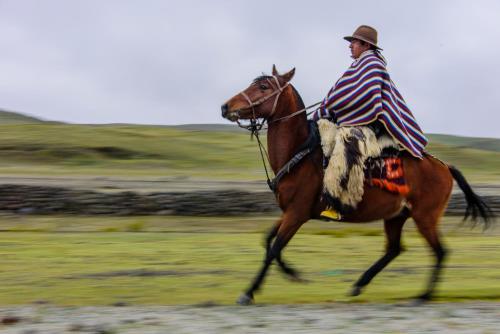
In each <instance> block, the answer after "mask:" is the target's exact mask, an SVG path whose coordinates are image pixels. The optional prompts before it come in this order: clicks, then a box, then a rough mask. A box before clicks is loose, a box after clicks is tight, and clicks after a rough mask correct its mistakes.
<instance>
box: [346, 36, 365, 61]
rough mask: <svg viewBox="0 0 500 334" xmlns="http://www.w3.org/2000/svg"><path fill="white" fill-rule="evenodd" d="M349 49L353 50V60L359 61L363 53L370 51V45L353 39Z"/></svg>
mask: <svg viewBox="0 0 500 334" xmlns="http://www.w3.org/2000/svg"><path fill="white" fill-rule="evenodd" d="M349 49H351V56H352V58H354V59H358V58H359V56H361V54H362V53H363V52H365V51H366V50H368V49H370V45H369V44H368V43H362V42H361V41H360V40H359V39H353V40H352V41H351V44H350V45H349Z"/></svg>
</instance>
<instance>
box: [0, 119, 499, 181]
mask: <svg viewBox="0 0 500 334" xmlns="http://www.w3.org/2000/svg"><path fill="white" fill-rule="evenodd" d="M0 116H4V118H6V119H7V120H8V121H9V122H11V123H10V125H9V126H6V125H4V126H2V129H1V131H0V175H2V174H7V175H9V174H31V175H58V176H59V175H70V174H74V175H100V176H102V175H110V176H113V177H116V176H126V177H129V176H130V177H132V176H134V175H135V176H138V177H153V176H162V177H168V178H174V177H175V178H182V177H184V178H193V179H196V178H200V179H224V180H238V181H241V180H251V181H254V180H263V179H264V178H265V173H264V170H263V167H262V161H261V157H260V155H259V149H258V146H257V142H256V141H255V140H253V141H252V140H250V136H249V133H248V132H247V131H246V130H243V129H240V128H238V127H237V126H234V125H230V124H187V125H179V126H161V125H156V126H155V125H133V124H121V125H118V124H115V125H104V124H100V125H81V124H64V123H63V124H61V123H60V124H56V123H54V122H43V121H40V120H38V119H36V118H30V117H24V116H22V115H19V114H15V113H5V112H4V113H0ZM5 116H10V117H5ZM19 117H20V118H19ZM16 119H17V120H18V122H19V123H23V122H24V124H15V123H14V122H12V121H13V120H16ZM1 120H2V118H1V117H0V125H1V124H2V121H1ZM4 123H6V122H4ZM26 123H31V124H26ZM262 139H263V141H264V142H265V141H266V138H265V135H263V136H262ZM429 141H430V142H429V146H428V150H429V152H430V153H432V154H434V155H435V156H436V157H438V158H440V159H442V160H443V161H445V162H447V163H450V164H452V165H455V166H457V168H460V169H461V170H462V172H464V174H465V175H466V176H467V177H472V180H473V181H474V182H486V183H490V182H494V183H500V139H493V138H489V139H488V138H486V139H485V138H473V137H458V136H447V135H429Z"/></svg>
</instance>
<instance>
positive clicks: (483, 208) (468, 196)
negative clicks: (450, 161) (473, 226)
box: [448, 166, 495, 228]
mask: <svg viewBox="0 0 500 334" xmlns="http://www.w3.org/2000/svg"><path fill="white" fill-rule="evenodd" d="M448 168H449V169H450V173H451V175H452V176H453V178H454V179H455V181H457V184H458V186H459V187H460V189H461V190H462V191H463V193H464V194H465V200H466V201H467V208H466V210H465V215H464V220H467V218H469V217H471V218H472V220H473V221H477V220H478V217H480V218H482V220H483V222H484V225H485V228H487V227H488V226H489V225H490V223H491V221H492V220H493V219H494V218H495V213H494V212H493V211H492V210H491V208H490V207H489V206H488V204H486V202H485V201H484V199H482V198H481V197H480V196H479V195H478V194H476V193H475V192H474V191H473V190H472V188H471V186H470V184H469V183H468V182H467V180H466V179H465V177H464V176H463V175H462V173H461V172H460V171H459V170H458V169H456V168H455V167H453V166H448Z"/></svg>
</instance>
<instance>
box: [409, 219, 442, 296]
mask: <svg viewBox="0 0 500 334" xmlns="http://www.w3.org/2000/svg"><path fill="white" fill-rule="evenodd" d="M414 219H415V222H416V224H417V227H418V230H419V231H420V233H421V234H422V236H423V237H424V238H425V240H426V241H427V242H428V243H429V246H431V248H432V251H433V252H434V255H435V256H436V264H435V265H434V268H433V270H432V274H431V277H430V279H429V283H428V285H427V289H426V291H425V292H424V293H423V294H421V295H420V296H418V298H419V299H420V300H431V299H432V295H433V293H434V289H435V288H436V283H437V282H438V281H439V276H440V274H441V270H442V268H443V261H444V259H445V256H446V249H445V248H444V247H443V245H442V244H441V241H440V240H439V232H438V230H437V221H438V219H436V220H417V219H416V218H415V217H414Z"/></svg>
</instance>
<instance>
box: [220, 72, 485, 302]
mask: <svg viewBox="0 0 500 334" xmlns="http://www.w3.org/2000/svg"><path fill="white" fill-rule="evenodd" d="M294 74H295V68H293V69H292V70H290V71H289V72H287V73H285V74H282V75H281V74H279V73H278V71H277V70H276V67H275V66H274V65H273V69H272V75H262V76H259V77H258V78H256V79H255V80H253V82H252V83H251V84H250V85H249V86H248V87H247V88H246V89H245V90H243V91H241V92H240V93H238V94H236V95H235V96H233V97H232V98H230V99H229V100H228V101H227V102H226V103H224V104H223V105H222V107H221V109H222V117H223V118H225V119H227V120H230V121H232V122H238V124H240V122H248V121H250V122H251V124H252V125H251V126H250V128H251V129H252V131H253V133H255V132H257V130H258V128H259V127H262V125H263V124H264V123H265V122H267V127H268V129H267V152H268V161H269V165H270V167H271V169H272V170H273V172H274V173H275V174H276V173H279V171H280V170H281V169H282V168H283V166H285V165H287V163H289V161H291V159H292V158H293V157H294V156H295V154H296V153H297V150H298V149H299V148H300V147H302V146H301V145H302V144H303V143H304V142H305V141H306V140H307V139H308V138H309V137H308V136H309V132H310V130H309V126H308V120H307V115H306V113H305V112H304V111H305V110H306V108H305V107H304V103H303V101H302V98H301V97H300V95H299V93H298V92H297V90H296V89H295V88H294V87H293V86H292V85H291V84H290V81H291V79H292V78H293V76H294ZM259 122H260V123H259ZM257 134H258V132H257ZM322 161H323V152H322V150H321V147H320V145H316V147H315V148H314V149H312V150H311V152H310V153H309V154H308V155H307V156H306V157H305V158H304V159H302V160H301V161H300V162H299V163H297V164H296V165H295V167H293V168H292V169H290V170H289V171H288V173H286V174H285V175H282V178H281V179H280V180H279V182H277V184H274V190H275V196H276V200H277V204H278V205H279V207H280V209H281V211H282V214H281V216H280V218H279V219H278V220H277V221H276V223H275V224H274V225H273V226H272V228H271V229H270V230H269V231H268V232H267V235H266V237H265V256H264V262H263V264H262V266H261V268H260V270H259V271H258V273H257V275H256V276H255V278H254V279H253V281H252V282H251V284H250V286H249V287H248V289H247V290H246V291H245V292H244V293H243V294H242V295H241V296H240V297H239V298H238V300H237V303H239V304H240V305H249V304H252V303H253V302H254V295H255V293H256V292H257V291H258V290H259V288H260V287H261V285H262V283H263V281H264V278H265V276H266V274H267V271H268V269H269V267H270V265H271V264H272V263H273V261H276V263H277V264H278V266H279V268H280V270H281V271H283V272H284V273H285V274H286V275H287V277H288V278H290V279H292V280H294V281H299V282H301V281H304V280H303V279H302V278H301V277H300V275H299V273H298V271H297V270H295V269H294V268H293V267H291V266H289V265H288V264H287V263H285V261H284V260H283V259H282V255H281V254H282V251H283V249H284V248H285V246H286V245H287V244H288V242H289V241H290V240H291V239H292V237H293V236H294V235H295V233H297V231H298V230H299V228H300V227H301V226H302V225H303V224H304V223H306V222H307V221H308V220H310V219H318V218H320V217H319V216H320V213H321V211H323V210H324V209H325V208H326V206H327V203H326V201H325V199H324V197H323V196H322V194H323V175H324V171H323V164H322ZM402 163H403V169H404V175H405V178H406V182H407V185H408V186H409V189H410V191H409V192H408V193H407V194H406V195H404V196H403V195H401V194H395V193H390V192H388V191H385V190H382V189H380V188H378V187H372V186H369V185H367V184H365V185H364V195H363V198H362V200H361V202H360V203H359V204H358V206H357V207H356V209H355V210H354V211H352V212H351V213H347V214H345V215H344V217H343V220H344V218H345V220H346V221H349V222H358V223H363V222H371V221H374V220H383V221H384V231H385V236H386V249H385V253H384V254H383V256H382V257H381V258H380V259H379V260H378V261H376V262H375V263H374V264H373V265H372V266H371V267H369V268H368V270H366V271H365V272H364V273H363V274H362V275H361V276H360V277H359V279H358V280H357V281H356V282H355V283H354V285H353V287H352V290H351V291H350V295H351V296H358V295H360V294H361V292H362V290H363V289H364V288H365V287H366V286H367V285H368V283H370V281H371V280H372V279H373V278H374V277H375V276H376V275H377V274H378V273H379V272H380V271H382V269H384V268H385V267H386V266H387V265H388V264H389V263H390V262H391V261H392V260H394V259H395V258H396V257H397V256H398V255H399V254H400V253H401V251H402V246H401V234H402V229H403V225H404V224H405V222H406V221H407V219H408V218H410V217H411V218H413V220H414V221H415V224H416V226H417V229H418V231H419V232H420V234H421V235H422V237H423V238H424V239H425V240H426V241H427V243H428V244H429V246H430V247H431V249H432V251H433V254H434V256H435V264H434V266H433V269H432V271H431V276H430V278H429V281H428V283H427V287H426V289H425V290H424V292H423V293H422V294H420V295H418V296H417V297H416V301H418V302H426V301H429V300H431V299H432V298H433V296H434V291H435V287H436V284H437V282H438V281H439V277H440V273H441V271H442V268H443V262H444V260H445V257H446V254H447V250H446V249H445V247H443V244H442V242H441V237H440V234H439V231H438V223H439V220H440V218H441V216H442V215H443V213H444V211H445V209H446V207H447V204H448V200H449V198H450V195H451V191H452V186H453V180H455V181H456V182H457V184H458V186H459V188H460V189H461V190H462V191H463V192H464V194H465V197H466V201H467V209H466V213H465V216H464V219H467V218H472V220H474V221H477V220H480V221H481V222H483V223H484V224H485V226H487V225H488V223H489V222H490V221H491V219H492V218H493V217H494V214H493V212H492V211H491V209H490V208H489V207H488V205H487V204H486V203H485V202H484V201H483V200H482V199H481V198H480V197H479V196H478V195H477V194H476V193H474V191H473V190H472V188H471V187H470V185H469V184H468V182H467V180H466V179H465V178H464V176H463V175H462V173H461V172H460V171H459V170H458V169H457V168H455V167H453V166H450V165H447V164H446V163H444V162H442V161H441V160H439V159H437V158H435V157H433V156H432V155H430V154H425V155H424V157H423V158H422V159H418V158H414V157H412V156H411V155H410V154H403V155H402Z"/></svg>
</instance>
